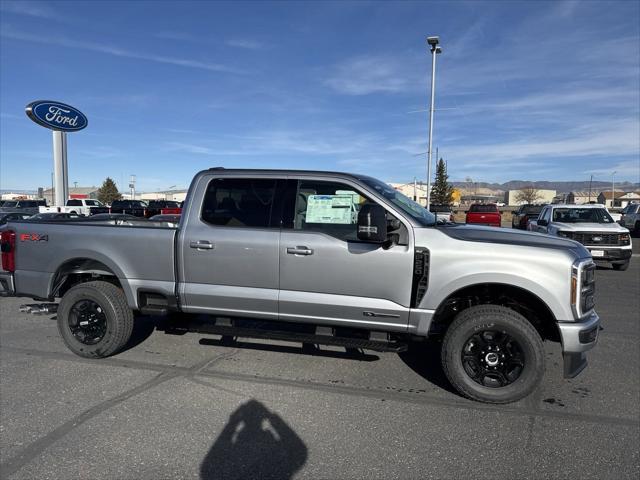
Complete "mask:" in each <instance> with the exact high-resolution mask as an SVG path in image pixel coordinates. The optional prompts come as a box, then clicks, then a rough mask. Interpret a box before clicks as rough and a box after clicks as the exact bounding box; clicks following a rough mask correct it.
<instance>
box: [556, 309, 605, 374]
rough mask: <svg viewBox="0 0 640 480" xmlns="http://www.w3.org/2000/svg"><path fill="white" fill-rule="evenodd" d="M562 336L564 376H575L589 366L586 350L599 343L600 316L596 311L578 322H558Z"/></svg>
mask: <svg viewBox="0 0 640 480" xmlns="http://www.w3.org/2000/svg"><path fill="white" fill-rule="evenodd" d="M558 329H559V330H560V337H561V338H562V356H563V357H564V376H565V378H573V377H575V376H576V375H578V374H579V373H580V372H582V370H584V368H585V367H586V366H587V356H586V354H585V352H586V351H587V350H591V349H592V348H593V347H595V345H596V343H598V332H599V330H600V317H598V314H597V313H596V312H595V311H592V312H591V313H590V314H589V316H587V317H585V318H583V319H581V320H579V321H577V322H558Z"/></svg>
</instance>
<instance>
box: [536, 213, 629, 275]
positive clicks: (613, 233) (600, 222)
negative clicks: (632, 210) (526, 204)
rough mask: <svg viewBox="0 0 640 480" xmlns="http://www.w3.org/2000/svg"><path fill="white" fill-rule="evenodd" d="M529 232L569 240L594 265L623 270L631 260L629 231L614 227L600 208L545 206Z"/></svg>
mask: <svg viewBox="0 0 640 480" xmlns="http://www.w3.org/2000/svg"><path fill="white" fill-rule="evenodd" d="M528 228H529V230H530V231H532V232H540V233H546V234H549V235H553V236H558V237H564V238H570V239H572V240H575V241H577V242H580V243H581V244H583V245H584V246H585V247H586V248H587V249H588V250H589V252H590V253H591V256H592V257H593V259H594V260H596V261H603V262H608V263H611V265H612V267H613V268H614V269H615V270H626V269H627V268H628V267H629V261H630V259H631V254H632V253H631V250H632V247H631V235H630V234H629V230H627V229H626V228H624V227H623V226H621V225H619V224H617V223H616V222H615V221H614V220H613V218H611V216H610V215H609V212H607V209H606V208H605V207H604V206H602V205H597V204H596V205H593V204H588V205H572V204H554V205H547V206H546V207H544V208H543V209H542V212H540V216H539V217H538V219H537V220H532V221H530V222H529V227H528Z"/></svg>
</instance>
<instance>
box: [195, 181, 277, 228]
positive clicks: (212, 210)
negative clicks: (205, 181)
mask: <svg viewBox="0 0 640 480" xmlns="http://www.w3.org/2000/svg"><path fill="white" fill-rule="evenodd" d="M275 189H276V180H272V179H263V178H260V179H257V178H216V179H213V180H211V182H209V185H208V186H207V191H206V193H205V196H204V202H203V204H202V213H201V218H202V221H203V222H206V223H210V224H211V225H220V226H226V227H254V228H267V227H269V225H270V223H271V215H272V210H273V199H274V194H275Z"/></svg>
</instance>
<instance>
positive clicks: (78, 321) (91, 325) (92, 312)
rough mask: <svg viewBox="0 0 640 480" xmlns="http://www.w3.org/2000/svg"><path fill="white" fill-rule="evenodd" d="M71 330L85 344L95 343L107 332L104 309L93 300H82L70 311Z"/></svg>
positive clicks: (69, 322)
mask: <svg viewBox="0 0 640 480" xmlns="http://www.w3.org/2000/svg"><path fill="white" fill-rule="evenodd" d="M68 324H69V330H70V331H71V334H72V335H73V336H74V337H75V338H76V340H78V341H79V342H80V343H82V344H84V345H95V344H96V343H98V342H100V340H102V339H103V338H104V335H105V333H106V332H107V316H106V315H105V312H104V309H103V308H102V307H101V306H100V305H98V304H97V303H96V302H94V301H93V300H80V301H78V302H76V303H75V304H73V306H72V307H71V311H70V312H69V319H68Z"/></svg>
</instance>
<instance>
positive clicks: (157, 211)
mask: <svg viewBox="0 0 640 480" xmlns="http://www.w3.org/2000/svg"><path fill="white" fill-rule="evenodd" d="M181 212H182V203H181V202H176V201H172V200H151V201H149V202H145V201H142V200H115V201H114V202H113V203H112V204H111V205H105V204H103V203H102V202H100V201H99V200H95V199H90V198H86V199H85V198H81V199H80V198H70V199H69V200H67V202H66V204H65V205H64V206H53V207H49V206H47V204H46V201H45V200H5V201H3V202H2V203H1V204H0V213H21V214H29V215H35V214H37V213H67V214H71V215H79V216H87V217H88V216H93V215H98V214H105V213H123V214H127V215H133V216H135V217H143V218H151V217H153V216H155V215H176V214H178V215H179V214H180V213H181ZM15 218H23V217H15Z"/></svg>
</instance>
